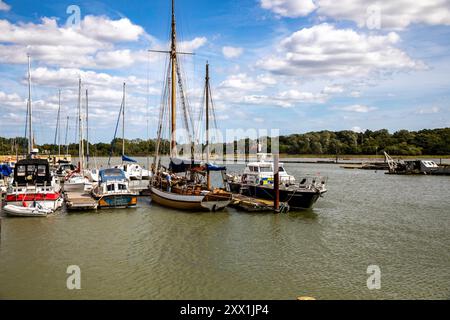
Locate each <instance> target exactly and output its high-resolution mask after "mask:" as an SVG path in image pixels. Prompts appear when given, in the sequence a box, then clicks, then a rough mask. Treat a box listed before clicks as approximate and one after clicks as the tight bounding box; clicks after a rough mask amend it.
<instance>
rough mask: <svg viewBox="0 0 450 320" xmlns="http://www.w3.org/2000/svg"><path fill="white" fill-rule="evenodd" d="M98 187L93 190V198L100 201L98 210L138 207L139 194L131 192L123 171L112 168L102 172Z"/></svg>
mask: <svg viewBox="0 0 450 320" xmlns="http://www.w3.org/2000/svg"><path fill="white" fill-rule="evenodd" d="M99 175H100V180H99V183H98V186H96V187H94V188H93V189H92V196H93V197H94V199H96V200H97V201H98V208H131V207H136V205H137V194H136V193H133V192H131V191H130V189H129V186H128V181H127V178H126V177H125V173H124V172H123V170H120V169H116V168H112V169H105V170H101V171H100V174H99Z"/></svg>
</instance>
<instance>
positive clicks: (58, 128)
mask: <svg viewBox="0 0 450 320" xmlns="http://www.w3.org/2000/svg"><path fill="white" fill-rule="evenodd" d="M56 143H58V156H59V157H61V90H59V91H58V116H57V119H56V131H55V142H54V144H55V145H56Z"/></svg>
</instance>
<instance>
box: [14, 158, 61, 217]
mask: <svg viewBox="0 0 450 320" xmlns="http://www.w3.org/2000/svg"><path fill="white" fill-rule="evenodd" d="M60 189H61V188H60V185H59V183H57V181H56V179H55V177H54V176H52V175H51V173H50V168H49V164H48V161H47V160H41V159H26V160H20V161H19V162H17V164H16V167H15V168H14V180H13V181H12V183H11V185H10V187H9V188H8V190H7V193H6V198H5V202H6V204H7V205H16V206H24V203H25V204H26V206H27V207H30V206H32V205H33V204H34V202H39V204H40V205H41V206H42V207H44V208H46V209H51V210H53V211H55V210H57V209H59V208H60V207H61V206H62V203H63V199H62V197H61V193H60Z"/></svg>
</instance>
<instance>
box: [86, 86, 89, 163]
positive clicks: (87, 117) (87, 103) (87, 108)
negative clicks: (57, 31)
mask: <svg viewBox="0 0 450 320" xmlns="http://www.w3.org/2000/svg"><path fill="white" fill-rule="evenodd" d="M86 145H87V146H86V168H87V169H89V155H90V154H89V99H88V89H86Z"/></svg>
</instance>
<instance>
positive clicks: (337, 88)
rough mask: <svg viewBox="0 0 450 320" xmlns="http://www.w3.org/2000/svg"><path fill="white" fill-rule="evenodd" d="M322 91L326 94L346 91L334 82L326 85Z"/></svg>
mask: <svg viewBox="0 0 450 320" xmlns="http://www.w3.org/2000/svg"><path fill="white" fill-rule="evenodd" d="M322 92H323V93H325V94H334V93H342V92H344V88H343V87H342V86H340V85H336V84H334V85H331V86H326V87H325V88H323V90H322Z"/></svg>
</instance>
